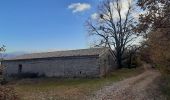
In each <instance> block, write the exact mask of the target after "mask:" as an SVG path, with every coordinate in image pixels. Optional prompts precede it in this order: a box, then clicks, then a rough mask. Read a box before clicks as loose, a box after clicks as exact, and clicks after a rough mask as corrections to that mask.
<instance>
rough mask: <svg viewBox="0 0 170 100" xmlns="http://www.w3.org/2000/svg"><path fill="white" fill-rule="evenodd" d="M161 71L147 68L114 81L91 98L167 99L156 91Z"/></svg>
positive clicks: (104, 99)
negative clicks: (140, 72)
mask: <svg viewBox="0 0 170 100" xmlns="http://www.w3.org/2000/svg"><path fill="white" fill-rule="evenodd" d="M159 76H160V73H159V71H156V70H151V69H147V70H146V71H145V72H143V73H142V74H140V75H138V76H134V77H131V78H128V79H125V80H122V81H120V82H116V83H113V84H111V85H109V86H105V87H103V88H101V89H100V90H99V91H97V92H95V93H94V95H93V97H91V98H90V100H166V99H165V98H164V97H163V96H161V93H159V92H158V91H156V89H157V86H156V85H155V84H154V82H155V80H156V79H157V78H159Z"/></svg>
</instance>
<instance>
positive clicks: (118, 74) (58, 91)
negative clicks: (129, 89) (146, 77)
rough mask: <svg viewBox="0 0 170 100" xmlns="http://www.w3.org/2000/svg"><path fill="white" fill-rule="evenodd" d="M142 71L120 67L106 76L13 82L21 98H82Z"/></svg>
mask: <svg viewBox="0 0 170 100" xmlns="http://www.w3.org/2000/svg"><path fill="white" fill-rule="evenodd" d="M140 73H142V69H141V68H136V69H135V68H134V69H121V70H117V71H114V72H112V74H111V75H109V76H108V77H106V78H94V79H55V78H48V79H24V80H20V81H16V82H13V84H12V83H11V84H8V85H13V86H14V87H15V90H16V92H17V93H18V95H19V97H20V98H21V99H22V100H42V99H43V100H44V99H45V100H82V99H83V98H85V97H86V96H89V95H91V94H92V92H94V91H96V90H98V89H99V88H101V87H103V86H105V85H109V84H111V83H113V82H117V81H120V80H123V79H125V78H128V77H132V76H135V75H138V74H140Z"/></svg>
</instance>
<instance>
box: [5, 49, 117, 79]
mask: <svg viewBox="0 0 170 100" xmlns="http://www.w3.org/2000/svg"><path fill="white" fill-rule="evenodd" d="M2 65H3V66H4V71H3V75H4V76H5V77H8V78H10V77H12V75H18V74H21V73H37V74H38V76H41V75H44V76H46V77H102V76H104V75H106V74H107V73H109V72H110V71H111V70H113V69H114V68H116V67H115V65H114V58H113V56H112V55H111V52H110V49H108V48H91V49H80V50H68V51H56V52H46V53H32V54H25V55H22V56H18V57H16V58H13V59H5V60H4V61H3V62H2Z"/></svg>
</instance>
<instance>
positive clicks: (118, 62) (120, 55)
mask: <svg viewBox="0 0 170 100" xmlns="http://www.w3.org/2000/svg"><path fill="white" fill-rule="evenodd" d="M116 59H117V66H118V68H119V69H120V68H122V54H121V52H119V51H118V52H117V58H116Z"/></svg>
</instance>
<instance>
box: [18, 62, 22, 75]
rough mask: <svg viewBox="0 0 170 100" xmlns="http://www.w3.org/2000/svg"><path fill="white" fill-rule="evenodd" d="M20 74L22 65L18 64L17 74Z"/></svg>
mask: <svg viewBox="0 0 170 100" xmlns="http://www.w3.org/2000/svg"><path fill="white" fill-rule="evenodd" d="M21 72H22V64H19V65H18V73H21Z"/></svg>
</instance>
